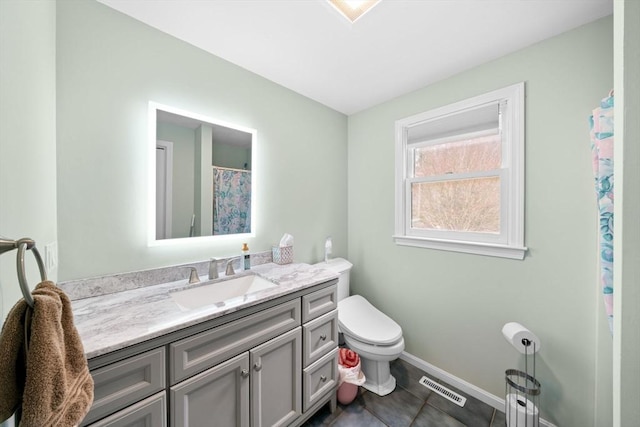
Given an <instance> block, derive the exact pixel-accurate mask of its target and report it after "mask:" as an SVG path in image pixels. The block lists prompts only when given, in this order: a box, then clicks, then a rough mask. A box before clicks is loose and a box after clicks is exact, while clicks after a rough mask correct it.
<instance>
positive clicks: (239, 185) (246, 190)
mask: <svg viewBox="0 0 640 427" xmlns="http://www.w3.org/2000/svg"><path fill="white" fill-rule="evenodd" d="M249 232H251V171H244V170H237V169H226V168H216V167H214V168H213V234H214V235H218V234H236V233H249Z"/></svg>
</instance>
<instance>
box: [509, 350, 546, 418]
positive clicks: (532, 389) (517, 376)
mask: <svg viewBox="0 0 640 427" xmlns="http://www.w3.org/2000/svg"><path fill="white" fill-rule="evenodd" d="M522 345H523V346H524V347H525V349H526V351H525V356H524V357H525V359H524V360H525V365H524V366H525V370H524V372H522V371H520V370H517V369H507V370H506V371H505V380H506V381H505V404H504V412H505V418H506V425H507V427H539V425H540V391H541V386H540V382H539V381H538V380H537V379H536V378H535V376H536V352H537V349H536V343H535V342H534V341H531V340H529V339H527V338H523V339H522ZM529 350H531V357H532V359H533V363H532V366H531V368H532V372H531V374H530V373H529V357H530V354H529ZM514 400H515V402H514Z"/></svg>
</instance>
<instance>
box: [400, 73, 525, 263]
mask: <svg viewBox="0 0 640 427" xmlns="http://www.w3.org/2000/svg"><path fill="white" fill-rule="evenodd" d="M395 228H396V229H395V235H394V240H395V242H396V243H397V244H399V245H408V246H419V247H425V248H434V249H442V250H449V251H456V252H467V253H474V254H482V255H491V256H499V257H505V258H515V259H523V258H524V254H525V252H526V250H527V249H526V247H524V83H519V84H516V85H513V86H509V87H506V88H504V89H500V90H496V91H494V92H491V93H487V94H484V95H480V96H477V97H475V98H472V99H467V100H464V101H461V102H457V103H455V104H451V105H447V106H445V107H441V108H437V109H435V110H431V111H427V112H424V113H421V114H417V115H415V116H412V117H407V118H405V119H402V120H398V121H397V122H396V227H395Z"/></svg>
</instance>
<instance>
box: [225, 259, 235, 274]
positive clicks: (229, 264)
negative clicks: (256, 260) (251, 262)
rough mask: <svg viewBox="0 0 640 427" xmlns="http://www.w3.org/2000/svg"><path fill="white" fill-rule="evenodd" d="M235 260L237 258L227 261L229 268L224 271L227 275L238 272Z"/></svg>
mask: <svg viewBox="0 0 640 427" xmlns="http://www.w3.org/2000/svg"><path fill="white" fill-rule="evenodd" d="M233 261H235V258H231V259H230V260H229V261H227V269H226V271H225V273H224V274H225V275H226V276H233V275H234V274H236V272H235V271H234V270H233Z"/></svg>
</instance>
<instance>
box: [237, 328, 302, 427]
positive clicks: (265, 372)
mask: <svg viewBox="0 0 640 427" xmlns="http://www.w3.org/2000/svg"><path fill="white" fill-rule="evenodd" d="M301 341H302V332H301V328H300V327H297V328H295V329H294V330H292V331H289V332H287V333H286V334H283V335H281V336H279V337H277V338H274V339H272V340H271V341H267V342H266V343H264V344H262V345H259V346H258V347H255V348H253V349H252V350H251V351H250V352H249V353H250V355H251V425H252V427H271V426H286V425H288V424H289V423H291V422H292V421H294V420H295V419H296V418H298V416H299V415H300V414H301V413H302V403H301V401H302V395H301V384H302V378H301V371H302V344H301Z"/></svg>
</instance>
